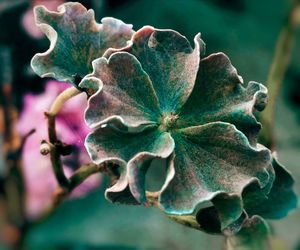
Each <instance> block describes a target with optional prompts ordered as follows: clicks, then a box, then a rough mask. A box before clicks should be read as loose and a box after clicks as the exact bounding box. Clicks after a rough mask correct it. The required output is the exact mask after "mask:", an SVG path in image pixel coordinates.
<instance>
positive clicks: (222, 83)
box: [177, 53, 267, 145]
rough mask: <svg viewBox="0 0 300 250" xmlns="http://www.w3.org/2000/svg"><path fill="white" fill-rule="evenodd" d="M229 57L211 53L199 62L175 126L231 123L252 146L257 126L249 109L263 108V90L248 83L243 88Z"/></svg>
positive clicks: (264, 89) (264, 97)
mask: <svg viewBox="0 0 300 250" xmlns="http://www.w3.org/2000/svg"><path fill="white" fill-rule="evenodd" d="M242 83H243V80H242V78H241V77H240V76H239V75H238V74H237V71H236V69H235V68H234V67H233V66H232V64H231V62H230V60H229V58H228V57H227V56H226V55H225V54H223V53H216V54H212V55H210V56H208V57H206V58H204V59H202V60H201V62H200V69H199V72H198V75H197V80H196V83H195V88H194V90H193V92H192V94H191V96H190V98H189V99H188V101H187V102H186V103H185V105H184V107H183V109H182V110H181V112H180V114H179V117H180V118H179V120H178V122H177V126H178V127H189V126H198V125H200V124H205V123H208V122H215V121H223V122H229V123H232V124H234V125H235V126H236V127H237V128H238V129H239V130H241V131H242V132H243V133H244V134H245V135H247V137H248V139H249V140H250V142H251V144H253V145H255V143H256V137H257V134H258V132H259V130H260V128H261V125H260V124H259V123H258V122H257V120H256V119H255V117H254V115H253V111H254V110H255V109H256V110H259V111H261V110H263V109H264V107H265V105H266V101H267V89H266V88H265V87H264V86H263V85H261V84H258V83H255V82H250V83H249V84H248V86H247V87H246V88H245V87H243V86H242Z"/></svg>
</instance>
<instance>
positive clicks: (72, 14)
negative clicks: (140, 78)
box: [31, 3, 133, 86]
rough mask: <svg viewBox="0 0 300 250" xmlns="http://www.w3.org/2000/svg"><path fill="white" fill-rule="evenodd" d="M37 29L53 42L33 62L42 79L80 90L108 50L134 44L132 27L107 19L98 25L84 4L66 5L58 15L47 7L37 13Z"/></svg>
mask: <svg viewBox="0 0 300 250" xmlns="http://www.w3.org/2000/svg"><path fill="white" fill-rule="evenodd" d="M34 12H35V18H36V23H37V26H38V27H39V28H40V29H41V30H42V31H43V32H44V33H45V34H46V36H47V37H48V39H49V40H50V48H49V49H48V50H47V51H46V52H44V53H39V54H36V55H35V56H34V57H33V59H32V62H31V65H32V68H33V70H34V71H35V72H36V73H37V74H38V75H40V76H41V77H54V78H56V79H57V80H60V81H67V82H70V83H72V84H73V85H75V86H78V84H79V82H80V80H81V79H82V78H83V77H84V76H85V75H87V74H88V73H90V72H91V71H92V64H91V63H92V61H93V60H94V59H96V58H98V57H101V56H102V55H103V53H104V52H105V51H106V50H107V49H108V48H111V47H112V48H121V47H124V46H126V44H127V41H128V40H130V38H131V36H132V34H133V30H132V26H131V25H127V24H124V23H123V22H122V21H120V20H117V19H114V18H103V19H102V24H98V23H96V21H95V18H94V11H93V10H87V9H86V8H85V7H84V6H82V5H81V4H80V3H66V4H63V5H61V6H59V7H58V12H54V11H48V10H47V9H46V8H45V7H43V6H37V7H36V8H35V10H34Z"/></svg>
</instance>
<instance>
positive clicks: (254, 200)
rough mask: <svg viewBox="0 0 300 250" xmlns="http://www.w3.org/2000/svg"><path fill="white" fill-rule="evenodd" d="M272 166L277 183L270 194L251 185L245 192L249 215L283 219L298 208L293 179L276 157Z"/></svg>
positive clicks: (244, 196)
mask: <svg viewBox="0 0 300 250" xmlns="http://www.w3.org/2000/svg"><path fill="white" fill-rule="evenodd" d="M272 165H273V167H274V170H275V181H274V184H273V186H272V188H271V190H270V192H269V193H267V194H264V193H263V192H260V190H259V188H258V187H257V186H256V185H250V186H249V187H247V188H246V189H245V190H244V193H243V200H244V207H245V210H246V211H247V213H248V214H249V215H260V216H262V217H263V218H266V219H281V218H283V217H285V216H286V215H287V214H288V212H289V211H291V210H292V209H295V208H296V207H297V196H296V194H295V192H294V190H293V186H294V179H293V177H292V176H291V174H290V173H289V172H288V171H287V170H286V169H285V167H284V166H282V165H280V163H279V162H278V161H277V159H276V158H275V157H273V161H272Z"/></svg>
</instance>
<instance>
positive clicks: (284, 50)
mask: <svg viewBox="0 0 300 250" xmlns="http://www.w3.org/2000/svg"><path fill="white" fill-rule="evenodd" d="M299 6H300V1H296V2H295V4H294V5H293V7H292V8H291V10H290V12H289V13H288V18H287V20H286V23H285V24H284V26H283V28H282V30H281V32H280V34H279V37H278V41H277V44H276V48H275V54H274V58H273V62H272V64H271V67H270V71H269V75H268V79H267V87H268V90H269V103H268V105H267V108H266V109H265V111H264V112H263V113H262V115H261V121H262V123H263V130H262V133H261V138H260V139H261V140H262V143H263V144H265V145H267V146H268V147H270V148H271V149H272V150H274V149H275V137H274V131H273V123H274V116H275V109H276V101H277V98H278V95H279V93H280V89H281V85H282V82H283V80H284V76H285V73H286V71H287V68H288V66H289V62H290V59H291V56H292V51H293V47H294V38H295V29H296V26H297V23H298V21H297V18H295V16H298V15H300V8H299Z"/></svg>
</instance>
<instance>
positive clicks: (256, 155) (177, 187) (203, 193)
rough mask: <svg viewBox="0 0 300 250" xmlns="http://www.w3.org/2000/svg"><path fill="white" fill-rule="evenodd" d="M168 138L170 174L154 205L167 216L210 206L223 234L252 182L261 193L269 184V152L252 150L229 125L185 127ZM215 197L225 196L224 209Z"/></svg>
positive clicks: (237, 211) (233, 218)
mask: <svg viewBox="0 0 300 250" xmlns="http://www.w3.org/2000/svg"><path fill="white" fill-rule="evenodd" d="M172 137H173V138H174V140H175V142H176V147H175V154H176V157H175V159H174V161H173V162H172V163H171V165H170V168H174V172H175V174H174V177H173V179H172V180H171V181H170V182H169V184H168V185H167V186H165V187H164V189H163V190H162V192H161V195H160V200H159V201H160V205H161V207H162V208H163V210H164V211H165V212H166V213H168V214H175V215H176V214H177V215H183V214H192V213H193V212H194V211H195V209H196V208H197V206H199V205H201V204H202V203H205V202H207V201H212V202H213V203H214V202H215V203H216V205H215V206H216V209H217V210H218V211H219V214H220V220H221V229H222V230H223V229H225V228H226V227H227V226H229V225H230V224H231V223H233V222H234V221H236V220H237V219H238V218H239V217H240V216H241V214H242V210H243V207H242V202H241V194H242V192H243V189H244V188H245V187H246V186H247V185H249V184H250V183H252V182H258V183H259V185H260V187H261V188H263V187H265V186H266V185H268V184H269V181H270V179H271V178H270V172H269V171H268V169H269V168H270V167H271V157H270V152H269V150H267V149H257V148H254V147H252V146H251V145H250V144H249V142H248V139H247V138H246V136H245V135H244V134H243V133H241V132H240V131H238V130H237V129H236V128H235V127H234V126H233V125H231V124H228V123H222V122H216V123H209V124H206V125H202V126H197V127H190V128H187V129H182V130H179V131H176V132H174V133H172ZM220 194H229V195H230V196H229V197H228V196H227V197H228V199H227V200H228V202H229V203H228V205H226V199H224V198H223V199H221V201H220V199H219V198H218V199H216V200H215V201H214V200H213V199H214V198H215V197H217V195H220ZM187 197H188V198H187ZM222 202H223V204H222Z"/></svg>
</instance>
